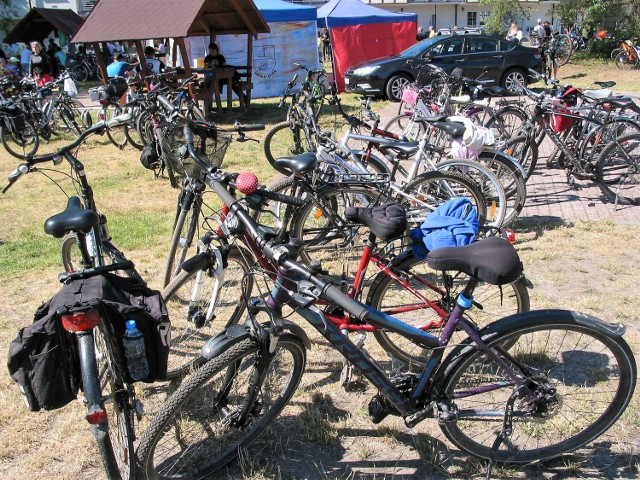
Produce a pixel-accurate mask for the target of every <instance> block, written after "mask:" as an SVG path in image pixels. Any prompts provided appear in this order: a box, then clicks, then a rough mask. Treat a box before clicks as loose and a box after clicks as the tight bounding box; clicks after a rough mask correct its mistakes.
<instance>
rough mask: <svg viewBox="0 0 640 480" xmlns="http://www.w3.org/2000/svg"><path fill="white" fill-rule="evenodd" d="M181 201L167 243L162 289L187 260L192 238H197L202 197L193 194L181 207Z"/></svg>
mask: <svg viewBox="0 0 640 480" xmlns="http://www.w3.org/2000/svg"><path fill="white" fill-rule="evenodd" d="M181 204H182V200H181V201H179V202H178V205H179V207H178V208H179V210H178V215H177V217H176V221H175V223H174V225H173V233H172V235H171V241H170V242H169V254H168V255H167V265H166V267H165V270H164V281H163V283H162V286H163V288H164V287H166V286H167V285H168V284H169V282H170V281H171V280H172V279H173V278H174V277H175V276H176V275H177V274H178V273H179V272H180V266H181V265H182V263H183V262H184V261H185V260H186V259H187V254H188V252H189V250H191V249H192V247H193V246H194V244H193V240H194V238H195V239H196V240H197V239H198V238H200V237H199V234H198V231H199V228H198V227H199V225H198V221H199V219H200V210H201V208H202V197H198V196H196V195H195V194H193V198H192V199H191V201H190V202H189V205H186V207H187V208H184V207H182V205H181Z"/></svg>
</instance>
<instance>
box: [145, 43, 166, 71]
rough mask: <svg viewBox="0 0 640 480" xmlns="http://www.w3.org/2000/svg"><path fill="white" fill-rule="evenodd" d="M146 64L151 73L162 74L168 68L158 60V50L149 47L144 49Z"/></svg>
mask: <svg viewBox="0 0 640 480" xmlns="http://www.w3.org/2000/svg"><path fill="white" fill-rule="evenodd" d="M144 56H145V57H146V58H145V63H146V64H147V68H148V69H149V71H150V72H151V73H156V74H157V73H162V72H164V70H165V68H166V67H167V66H166V65H165V64H164V63H162V62H161V61H160V60H158V59H157V58H156V49H155V48H153V47H151V46H149V47H145V49H144Z"/></svg>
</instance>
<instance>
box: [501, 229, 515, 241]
mask: <svg viewBox="0 0 640 480" xmlns="http://www.w3.org/2000/svg"><path fill="white" fill-rule="evenodd" d="M502 238H504V239H505V240H507V241H508V242H509V243H516V232H515V231H514V230H511V229H510V228H503V229H502Z"/></svg>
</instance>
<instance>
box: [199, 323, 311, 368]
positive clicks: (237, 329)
mask: <svg viewBox="0 0 640 480" xmlns="http://www.w3.org/2000/svg"><path fill="white" fill-rule="evenodd" d="M283 329H284V330H286V331H288V332H291V333H292V334H293V335H295V336H296V337H298V338H299V339H300V340H302V343H303V344H304V346H305V347H306V348H307V349H310V348H311V340H309V337H308V336H307V334H306V332H305V331H304V330H303V329H302V327H301V326H300V325H297V324H295V323H293V322H292V321H290V320H284V327H283ZM247 338H254V339H256V341H257V335H256V332H255V330H254V328H253V326H252V325H251V323H250V322H246V323H244V324H243V325H233V326H231V327H229V328H227V329H225V330H223V331H222V332H220V333H218V334H217V335H216V336H214V337H212V338H210V339H209V340H207V342H206V343H205V344H204V346H203V347H202V349H201V350H200V353H201V354H202V356H203V357H204V358H205V359H206V360H211V359H212V358H214V357H217V356H218V355H220V354H222V353H223V352H225V351H227V350H228V349H230V348H231V347H233V346H234V345H236V344H238V343H240V342H242V341H243V340H246V339H247Z"/></svg>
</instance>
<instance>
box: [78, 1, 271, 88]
mask: <svg viewBox="0 0 640 480" xmlns="http://www.w3.org/2000/svg"><path fill="white" fill-rule="evenodd" d="M267 32H269V26H268V25H267V22H266V21H265V20H264V18H263V17H262V14H261V13H260V11H259V10H258V8H257V7H256V5H255V4H254V3H253V0H182V1H180V2H176V1H175V0H135V1H133V2H132V1H131V0H99V1H98V3H96V5H95V7H94V8H93V10H91V13H90V14H89V16H87V18H86V19H85V21H84V23H83V24H82V26H81V27H80V29H79V30H78V31H77V33H76V34H75V36H74V37H73V39H72V40H71V41H72V42H73V43H85V44H89V45H92V46H93V48H94V49H95V50H96V52H98V51H100V46H99V45H100V43H102V42H124V41H126V42H129V43H131V42H133V43H134V44H135V45H136V50H137V52H138V57H139V58H140V60H142V59H144V58H145V57H144V46H143V45H142V42H143V41H144V40H150V39H155V38H172V39H174V47H173V48H174V50H173V52H172V55H171V57H172V58H174V59H175V58H176V56H177V54H178V51H179V54H180V56H181V58H182V64H183V65H184V70H185V74H186V75H191V73H192V66H191V65H190V64H189V57H188V54H187V49H186V47H185V42H184V39H185V38H186V37H196V36H206V35H208V36H209V38H210V40H211V41H215V38H216V35H224V34H238V33H244V34H247V64H246V77H247V78H246V83H247V85H248V88H249V94H250V88H251V73H252V50H253V39H254V38H255V37H257V35H258V34H259V33H267ZM97 58H98V63H99V65H100V69H101V70H102V72H103V78H105V79H106V78H107V75H106V66H105V64H104V60H103V58H102V56H101V55H97ZM140 64H141V67H142V69H143V72H144V73H145V75H148V71H147V70H146V68H147V67H146V62H143V61H141V62H140ZM229 95H230V93H229Z"/></svg>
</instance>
